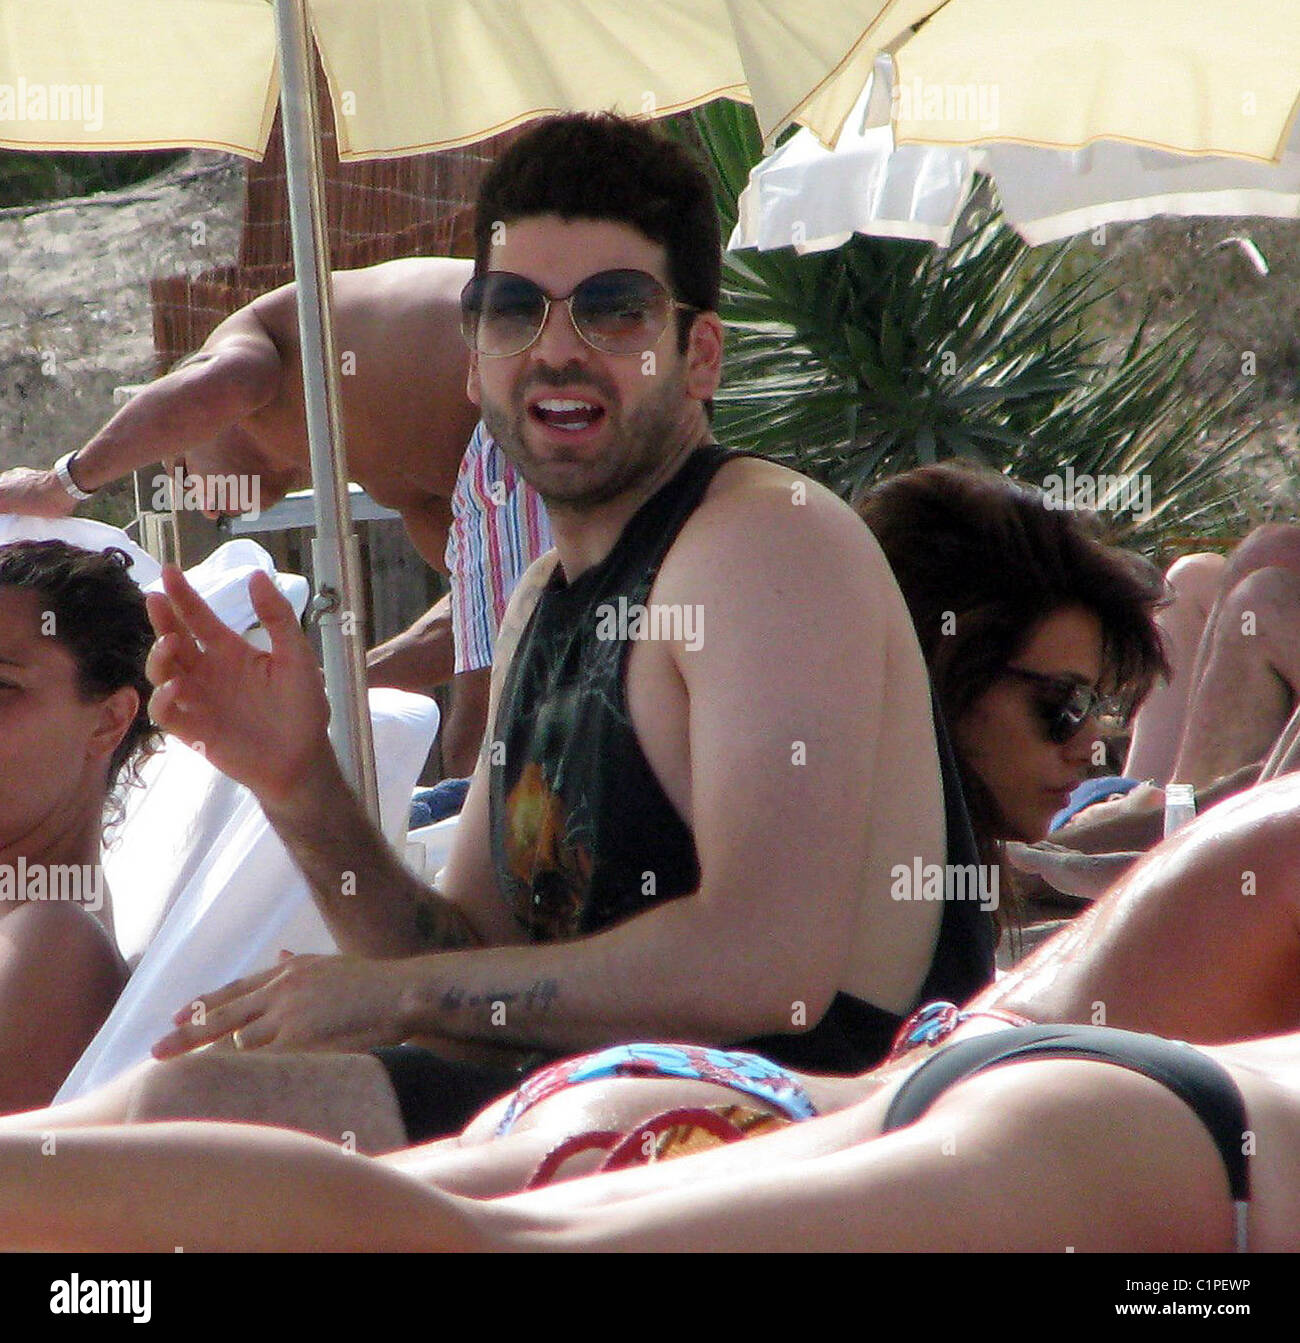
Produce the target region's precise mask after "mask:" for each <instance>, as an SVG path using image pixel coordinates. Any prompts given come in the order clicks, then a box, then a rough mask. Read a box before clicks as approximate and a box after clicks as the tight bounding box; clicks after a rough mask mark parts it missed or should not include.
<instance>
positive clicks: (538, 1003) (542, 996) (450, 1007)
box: [439, 979, 560, 1016]
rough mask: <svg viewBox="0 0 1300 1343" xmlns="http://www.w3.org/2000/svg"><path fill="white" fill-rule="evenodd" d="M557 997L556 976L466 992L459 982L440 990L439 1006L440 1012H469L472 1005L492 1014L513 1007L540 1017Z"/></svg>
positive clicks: (558, 991)
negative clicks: (505, 986)
mask: <svg viewBox="0 0 1300 1343" xmlns="http://www.w3.org/2000/svg"><path fill="white" fill-rule="evenodd" d="M559 996H560V981H559V980H558V979H535V980H533V982H532V983H531V984H529V985H528V987H527V988H522V989H519V988H513V989H483V990H481V991H479V992H477V993H470V992H468V991H467V990H466V989H465V987H464V986H463V985H461V984H450V985H448V987H447V988H446V989H444V990H443V994H442V998H441V999H440V1000H439V1006H440V1007H441V1008H442V1010H443V1011H444V1012H472V1011H474V1010H475V1009H476V1008H477V1009H481V1010H483V1011H486V1012H488V1013H489V1014H492V1015H494V1016H501V1015H502V1013H503V1011H504V1010H515V1011H523V1012H527V1013H531V1014H533V1015H535V1016H544V1015H545V1014H546V1013H547V1012H549V1011H550V1010H551V1008H552V1007H553V1006H554V1005H555V1003H556V1001H557V1000H558V998H559Z"/></svg>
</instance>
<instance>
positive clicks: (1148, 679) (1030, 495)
mask: <svg viewBox="0 0 1300 1343" xmlns="http://www.w3.org/2000/svg"><path fill="white" fill-rule="evenodd" d="M858 512H859V514H860V515H861V516H862V517H863V519H864V520H865V521H866V523H867V525H868V526H869V527H870V528H871V530H872V531H873V532H874V533H875V535H876V539H877V540H878V541H879V542H880V545H881V548H882V549H883V550H884V552H885V557H886V558H887V559H888V560H889V563H890V565H891V567H892V568H893V570H894V575H895V577H896V578H897V579H898V585H899V587H900V588H902V590H903V597H904V599H905V601H906V602H907V608H908V610H909V611H910V612H911V615H912V621H913V624H915V626H916V633H917V636H918V638H919V639H920V642H921V651H922V653H923V654H924V656H925V662H926V666H927V667H928V668H929V669H930V679H931V682H932V684H933V686H934V693H935V698H936V699H937V700H938V702H939V707H940V710H941V711H942V713H943V716H944V719H945V721H946V722H947V723H948V724H949V725H951V726H955V725H956V724H957V723H958V722H959V721H960V720H961V718H962V717H963V716H964V715H965V713H966V712H967V711H968V710H969V709H970V708H971V706H972V705H973V704H974V703H975V702H976V701H977V700H978V699H979V698H980V697H981V696H982V695H983V694H984V693H985V691H987V690H988V689H989V687H990V686H992V685H993V683H994V682H995V681H996V680H997V678H998V677H999V676H1000V675H1001V673H1002V672H1003V670H1004V669H1005V668H1006V667H1007V666H1008V665H1010V664H1011V663H1013V662H1015V660H1016V657H1017V655H1018V654H1019V653H1020V650H1021V649H1022V648H1024V646H1025V644H1026V643H1027V642H1028V641H1029V640H1030V638H1031V637H1032V636H1033V633H1034V631H1035V629H1036V628H1037V627H1038V625H1040V624H1041V623H1042V621H1043V620H1045V619H1046V618H1047V617H1048V616H1050V615H1051V614H1052V613H1053V612H1054V611H1057V610H1059V609H1060V608H1061V607H1065V606H1079V607H1082V608H1083V609H1084V610H1087V611H1091V612H1093V613H1094V614H1095V615H1096V617H1097V619H1098V621H1099V622H1100V624H1101V630H1102V675H1101V685H1100V688H1101V690H1102V691H1103V692H1104V693H1105V694H1108V695H1115V696H1119V697H1121V698H1123V699H1125V700H1126V701H1127V702H1128V703H1129V704H1130V705H1136V704H1137V703H1138V702H1140V701H1141V700H1142V699H1143V698H1144V697H1145V695H1146V694H1147V692H1148V691H1149V690H1150V688H1151V686H1152V684H1153V683H1154V681H1155V678H1156V677H1157V676H1158V675H1164V676H1168V674H1169V664H1168V662H1167V661H1166V660H1165V654H1164V649H1163V647H1162V646H1161V642H1160V632H1159V630H1158V629H1157V628H1156V624H1155V620H1154V616H1155V612H1156V610H1157V608H1158V607H1160V606H1161V605H1162V604H1163V603H1164V601H1165V584H1164V579H1163V578H1162V576H1161V574H1160V572H1159V571H1158V570H1157V569H1156V567H1155V566H1154V565H1153V564H1151V563H1149V562H1148V561H1147V560H1145V559H1143V558H1142V557H1141V556H1140V555H1135V554H1132V553H1131V552H1129V551H1125V550H1120V549H1119V548H1117V547H1115V546H1111V545H1107V544H1106V543H1105V542H1104V541H1103V540H1102V539H1101V537H1100V534H1099V530H1098V528H1097V526H1096V523H1095V519H1094V518H1093V517H1092V516H1091V515H1090V514H1087V513H1082V512H1074V511H1068V510H1063V509H1052V508H1049V507H1048V505H1047V503H1046V501H1045V500H1044V497H1043V495H1042V494H1041V493H1040V492H1039V491H1037V490H1035V489H1032V488H1030V487H1028V486H1025V485H1021V484H1019V483H1018V482H1017V481H1014V480H1012V479H1010V478H1009V477H1007V476H1003V475H999V474H997V473H996V472H994V471H991V470H986V469H978V468H975V467H971V466H966V465H959V464H956V463H947V462H945V463H941V464H939V465H936V466H923V467H920V468H918V469H916V470H914V471H906V472H904V473H903V474H901V475H898V476H894V477H892V478H891V479H889V480H886V481H884V482H882V483H881V484H879V485H877V486H876V487H875V488H874V489H872V490H871V491H870V492H869V493H868V494H867V495H866V496H865V497H864V498H863V499H862V500H861V501H860V502H859V503H858ZM958 763H959V766H960V767H961V773H962V782H963V785H964V787H965V791H966V794H967V800H968V802H969V803H970V805H971V813H972V819H973V820H974V822H975V828H976V832H977V837H978V838H979V840H980V846H981V848H982V849H984V850H985V852H986V853H987V852H988V851H989V850H990V849H991V848H992V847H993V846H992V837H993V834H994V832H995V830H996V828H997V815H996V810H995V808H994V804H993V799H992V797H991V796H989V795H988V793H987V790H986V789H985V788H984V787H983V785H982V784H981V783H980V781H979V780H978V779H977V778H974V777H973V776H972V773H971V771H970V770H969V769H968V768H967V767H966V766H965V764H964V762H962V761H960V760H959V762H958Z"/></svg>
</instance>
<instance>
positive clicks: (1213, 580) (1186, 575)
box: [1124, 555, 1228, 785]
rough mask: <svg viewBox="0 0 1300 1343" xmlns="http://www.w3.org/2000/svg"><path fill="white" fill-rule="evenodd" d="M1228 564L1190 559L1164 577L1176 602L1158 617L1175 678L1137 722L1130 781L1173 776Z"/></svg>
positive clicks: (1212, 558) (1218, 558)
mask: <svg viewBox="0 0 1300 1343" xmlns="http://www.w3.org/2000/svg"><path fill="white" fill-rule="evenodd" d="M1227 563H1228V562H1227V560H1225V559H1224V558H1223V556H1222V555H1185V556H1184V557H1183V558H1182V559H1180V560H1175V561H1174V563H1173V564H1172V565H1171V566H1170V568H1169V571H1168V573H1167V574H1166V575H1165V578H1166V580H1167V582H1168V584H1169V587H1170V589H1171V590H1172V592H1173V600H1172V601H1171V602H1170V604H1169V605H1168V606H1166V607H1165V608H1163V609H1162V610H1161V611H1160V613H1159V614H1158V615H1157V616H1156V624H1157V625H1158V626H1159V627H1160V633H1161V637H1162V640H1163V642H1164V646H1165V654H1166V656H1167V657H1168V659H1169V665H1170V668H1171V670H1172V672H1173V675H1172V677H1171V678H1170V680H1169V681H1168V682H1161V683H1160V684H1159V685H1157V686H1156V687H1155V689H1153V690H1152V692H1151V693H1150V694H1149V695H1148V696H1147V698H1146V700H1145V701H1144V702H1143V704H1142V707H1141V708H1140V709H1139V710H1138V713H1137V716H1136V717H1135V718H1134V720H1133V737H1132V740H1131V741H1130V742H1129V749H1128V758H1127V760H1126V761H1125V763H1124V773H1125V774H1126V775H1128V777H1129V778H1131V779H1154V780H1155V781H1156V783H1158V784H1161V785H1163V784H1166V783H1168V782H1169V780H1170V778H1171V777H1172V771H1173V768H1174V761H1175V759H1176V758H1177V755H1178V743H1179V742H1180V741H1181V740H1182V736H1183V724H1184V722H1185V720H1186V717H1187V705H1188V701H1189V700H1190V698H1191V691H1192V686H1193V685H1194V679H1193V678H1194V673H1195V670H1196V655H1197V649H1198V648H1199V646H1200V643H1201V636H1202V634H1203V633H1204V632H1205V626H1206V622H1207V621H1208V620H1209V618H1210V611H1211V610H1212V609H1213V607H1214V603H1215V599H1216V598H1217V596H1218V593H1219V583H1220V580H1221V579H1222V577H1223V572H1224V570H1225V568H1226V567H1227Z"/></svg>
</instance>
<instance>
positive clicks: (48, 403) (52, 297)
mask: <svg viewBox="0 0 1300 1343" xmlns="http://www.w3.org/2000/svg"><path fill="white" fill-rule="evenodd" d="M242 209H243V169H242V166H241V164H240V161H239V160H237V159H232V158H227V157H225V156H221V155H216V154H209V153H194V154H191V155H188V156H186V158H184V159H183V160H181V161H180V162H179V163H178V164H176V165H174V166H173V167H171V168H170V169H168V170H167V171H166V172H165V173H163V174H161V175H160V176H158V177H155V178H152V179H151V180H150V181H148V182H146V183H144V184H142V185H140V186H136V187H132V188H130V189H128V190H125V191H120V192H108V193H104V194H102V195H98V196H91V197H86V198H83V199H80V200H71V201H58V202H54V203H51V204H49V205H40V206H23V207H17V208H13V209H6V210H0V259H2V260H3V267H4V275H5V278H4V284H3V285H0V467H3V466H15V465H24V466H36V465H40V466H44V465H48V464H49V463H50V462H52V461H53V460H54V458H55V457H57V456H58V455H59V454H60V453H62V452H66V451H67V450H68V449H70V448H74V447H76V446H77V445H78V444H79V443H82V442H84V441H85V439H86V438H88V437H89V436H90V434H92V433H93V432H94V431H95V430H96V429H97V428H98V427H99V425H100V424H102V423H103V421H104V420H105V419H106V418H107V417H108V416H109V415H110V414H111V413H112V410H113V389H114V388H115V387H120V386H124V385H127V384H130V383H138V382H144V381H147V380H148V379H149V378H151V377H152V376H153V373H154V364H153V333H152V325H151V320H152V319H151V316H150V308H149V281H150V279H151V278H153V277H154V276H158V275H175V274H180V273H182V272H187V273H189V274H197V273H198V272H200V271H203V270H206V269H207V268H208V267H210V266H217V265H226V264H229V263H231V262H233V261H234V259H235V253H236V250H237V247H238V240H239V224H240V218H241V213H242Z"/></svg>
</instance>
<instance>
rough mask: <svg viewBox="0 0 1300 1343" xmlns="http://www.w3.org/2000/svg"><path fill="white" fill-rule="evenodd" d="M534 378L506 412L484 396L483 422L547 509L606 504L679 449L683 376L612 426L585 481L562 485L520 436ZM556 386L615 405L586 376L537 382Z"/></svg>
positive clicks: (611, 393)
mask: <svg viewBox="0 0 1300 1343" xmlns="http://www.w3.org/2000/svg"><path fill="white" fill-rule="evenodd" d="M538 381H539V380H537V379H534V380H533V381H531V382H530V383H528V384H526V385H525V386H524V387H523V388H521V389H520V392H519V396H518V405H517V407H516V408H513V409H511V410H505V409H503V408H502V407H501V406H499V405H497V404H496V403H495V402H492V401H489V400H488V399H487V398H486V397H484V398H483V402H482V406H481V410H482V415H483V423H484V424H485V425H487V428H488V432H489V433H490V434H491V435H492V437H493V438H494V439H495V440H496V442H497V444H498V445H499V447H500V448H501V450H502V451H503V452H504V453H505V455H506V456H507V457H508V458H509V459H510V461H511V463H512V464H513V465H514V467H515V469H516V470H517V471H518V472H519V474H520V475H521V476H523V478H524V479H525V480H526V481H527V482H528V484H529V485H531V486H532V488H533V489H535V490H536V491H537V493H538V494H539V495H541V497H542V499H543V501H544V502H545V503H546V504H547V505H548V506H550V507H559V508H563V509H569V510H571V511H574V512H582V511H585V510H587V509H592V508H596V507H598V506H599V505H601V504H605V503H608V502H609V501H610V500H611V499H615V498H617V497H618V496H619V495H621V494H626V493H627V492H628V491H629V490H631V489H633V488H635V487H636V486H637V485H638V484H640V483H641V482H642V481H643V480H645V479H646V478H647V477H649V476H653V475H654V473H655V472H656V471H658V470H659V468H660V467H661V466H662V465H663V463H664V461H665V459H666V458H667V456H668V455H669V454H670V453H671V452H672V451H673V450H674V449H675V448H676V447H677V446H678V443H677V440H678V435H679V430H680V425H681V422H682V419H683V414H682V412H683V409H684V405H685V401H686V391H685V378H684V376H683V375H682V374H681V373H680V372H676V373H674V374H673V375H671V376H669V377H668V378H666V379H665V380H664V382H663V384H662V385H661V386H660V388H659V390H658V391H657V392H656V393H655V395H654V396H653V397H651V398H650V399H649V400H646V401H643V402H642V403H641V404H640V405H639V406H637V407H636V408H635V409H634V410H633V411H632V412H631V414H630V415H628V417H627V418H626V420H624V421H623V422H622V423H621V424H619V425H617V426H615V427H614V431H613V432H612V433H611V434H610V436H609V438H608V441H607V443H606V445H605V447H604V448H603V449H602V450H601V453H600V456H599V457H598V458H595V459H592V460H591V461H590V463H589V466H590V468H591V469H590V472H589V473H588V474H587V476H586V478H585V479H583V480H581V481H580V482H579V481H575V482H574V483H573V484H571V485H566V484H563V483H561V482H560V481H559V480H557V479H555V478H554V476H553V475H552V473H553V472H554V471H555V469H556V468H555V466H554V464H553V463H551V462H548V461H546V460H544V459H539V458H535V457H534V456H533V455H532V453H531V450H530V449H529V447H528V444H527V443H526V441H525V438H524V425H525V423H526V421H527V419H528V411H527V410H526V409H525V408H524V405H523V401H524V398H525V397H526V396H527V394H528V393H529V392H531V391H532V390H533V389H534V388H536V386H537V385H538ZM541 381H542V384H543V385H545V383H546V382H553V383H554V385H556V386H557V387H565V388H568V389H574V388H576V387H581V386H582V385H583V384H584V383H585V384H586V385H588V386H590V387H593V388H596V389H597V390H599V391H600V393H601V397H602V401H603V403H604V404H605V406H606V407H607V409H606V415H609V414H611V412H610V410H609V409H608V407H610V406H613V405H615V404H617V400H618V398H617V395H616V393H615V389H614V388H612V387H610V386H609V385H608V384H606V383H603V382H601V381H600V380H598V379H596V378H593V377H591V376H589V375H585V374H584V375H580V376H563V375H560V376H556V377H554V378H553V379H544V380H541Z"/></svg>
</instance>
